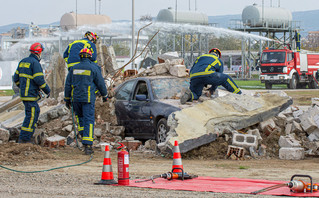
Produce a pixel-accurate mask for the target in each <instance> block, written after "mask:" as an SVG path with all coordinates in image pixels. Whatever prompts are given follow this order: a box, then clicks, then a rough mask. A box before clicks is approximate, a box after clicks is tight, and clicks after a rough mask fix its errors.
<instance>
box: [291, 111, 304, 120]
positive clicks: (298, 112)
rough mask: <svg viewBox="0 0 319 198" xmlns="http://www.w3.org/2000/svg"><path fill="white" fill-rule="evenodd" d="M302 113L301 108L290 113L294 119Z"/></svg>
mask: <svg viewBox="0 0 319 198" xmlns="http://www.w3.org/2000/svg"><path fill="white" fill-rule="evenodd" d="M303 113H304V112H303V110H301V109H299V110H298V111H294V112H293V113H292V115H293V117H294V118H295V119H297V118H299V117H300V116H301V115H302V114H303Z"/></svg>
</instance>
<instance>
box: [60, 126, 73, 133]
mask: <svg viewBox="0 0 319 198" xmlns="http://www.w3.org/2000/svg"><path fill="white" fill-rule="evenodd" d="M72 129H73V126H72V125H68V126H66V127H64V128H63V129H62V131H67V132H71V131H72Z"/></svg>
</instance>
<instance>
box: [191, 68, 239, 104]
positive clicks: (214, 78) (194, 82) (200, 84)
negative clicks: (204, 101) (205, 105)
mask: <svg viewBox="0 0 319 198" xmlns="http://www.w3.org/2000/svg"><path fill="white" fill-rule="evenodd" d="M205 85H211V88H210V91H211V92H214V91H215V90H216V89H217V87H218V86H220V85H221V86H223V87H224V88H225V89H227V91H229V92H231V93H236V94H241V90H240V89H239V88H238V86H237V85H236V83H235V82H234V81H233V79H232V78H231V77H230V76H228V75H227V74H224V73H220V72H215V73H212V74H209V75H205V76H199V77H195V78H191V81H190V90H191V91H192V95H193V100H197V99H198V98H199V97H200V96H201V95H202V91H203V88H204V86H205Z"/></svg>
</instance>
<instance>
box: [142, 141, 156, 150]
mask: <svg viewBox="0 0 319 198" xmlns="http://www.w3.org/2000/svg"><path fill="white" fill-rule="evenodd" d="M144 146H145V149H149V150H152V151H155V150H156V148H157V144H156V141H155V140H147V141H146V142H145V144H144Z"/></svg>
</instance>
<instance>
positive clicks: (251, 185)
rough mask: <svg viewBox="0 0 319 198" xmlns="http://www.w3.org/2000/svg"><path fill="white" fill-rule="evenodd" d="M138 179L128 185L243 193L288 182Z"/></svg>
mask: <svg viewBox="0 0 319 198" xmlns="http://www.w3.org/2000/svg"><path fill="white" fill-rule="evenodd" d="M135 181H139V180H138V179H137V180H131V181H130V184H129V185H128V186H132V187H141V188H158V189H169V190H188V191H205V192H219V193H243V194H250V193H251V192H253V191H257V190H261V189H263V188H266V187H269V186H273V185H276V184H282V183H287V182H288V181H269V180H258V179H240V178H235V177H232V178H217V177H198V178H195V179H190V180H184V181H182V180H170V181H169V180H167V179H162V178H158V179H155V180H154V181H155V183H152V181H147V182H141V183H135ZM260 194H261V195H281V196H297V197H319V192H313V193H293V192H290V189H289V188H288V187H281V188H278V189H274V190H271V191H267V192H263V193H260Z"/></svg>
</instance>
